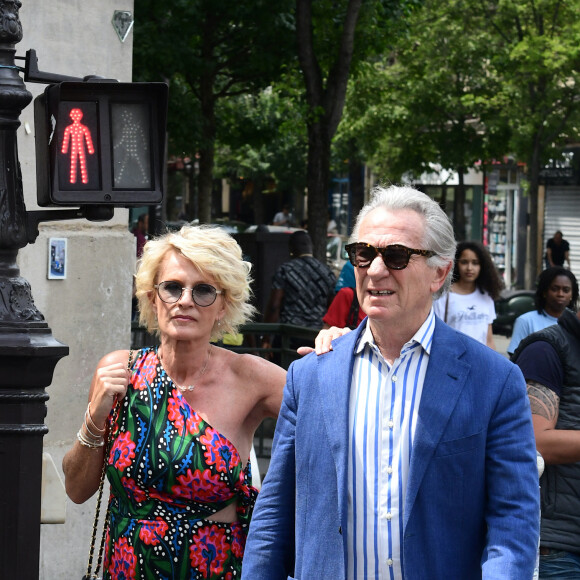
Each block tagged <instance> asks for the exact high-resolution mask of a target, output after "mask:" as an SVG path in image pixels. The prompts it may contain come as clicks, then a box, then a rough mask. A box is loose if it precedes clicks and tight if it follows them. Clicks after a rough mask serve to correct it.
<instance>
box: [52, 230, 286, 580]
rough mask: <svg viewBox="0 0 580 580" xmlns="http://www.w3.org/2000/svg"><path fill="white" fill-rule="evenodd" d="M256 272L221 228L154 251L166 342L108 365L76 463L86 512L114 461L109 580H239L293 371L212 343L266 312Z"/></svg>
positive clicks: (148, 261)
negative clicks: (253, 467) (269, 441)
mask: <svg viewBox="0 0 580 580" xmlns="http://www.w3.org/2000/svg"><path fill="white" fill-rule="evenodd" d="M249 271H250V265H249V264H248V263H246V262H244V261H243V259H242V253H241V249H240V247H239V246H238V244H237V243H236V242H235V240H234V239H233V238H232V237H231V236H229V234H227V233H225V232H224V231H223V230H222V229H220V228H215V227H210V226H199V227H189V226H188V227H184V228H182V229H181V230H180V231H179V232H177V233H168V234H166V235H164V236H162V237H160V238H157V239H154V240H151V241H149V242H147V244H146V245H145V248H144V252H143V256H142V258H141V260H140V262H139V266H138V271H137V275H136V296H137V299H138V301H139V309H140V321H141V324H142V325H143V326H145V327H146V328H147V329H148V330H149V331H150V332H157V333H158V335H159V337H160V346H159V347H152V348H145V349H142V350H139V351H137V352H134V353H131V354H130V353H129V351H127V350H119V351H115V352H112V353H110V354H108V355H106V356H105V357H103V359H102V360H101V361H100V362H99V364H98V366H97V369H96V371H95V374H94V377H93V380H92V383H91V387H90V391H89V398H88V399H89V405H88V408H87V411H86V413H85V418H84V421H83V422H82V426H81V428H80V430H79V433H78V436H77V438H78V441H77V442H75V444H74V446H73V447H72V449H71V450H70V451H69V452H68V453H67V454H66V456H65V457H64V460H63V469H64V473H65V483H66V490H67V493H68V495H69V497H70V498H71V499H72V500H73V501H74V502H76V503H82V502H84V501H86V500H87V499H88V498H90V497H91V496H92V495H93V494H94V493H95V491H96V490H97V488H98V485H99V479H100V474H101V468H102V465H103V461H106V462H107V477H108V479H109V481H110V483H111V503H110V505H111V517H110V522H109V528H108V534H107V546H106V553H105V560H104V570H103V572H104V578H105V579H106V578H111V579H116V578H129V577H130V578H140V579H148V578H172V579H177V578H185V577H187V578H189V577H196V578H230V577H232V578H234V577H239V576H240V573H241V572H240V571H241V562H242V556H243V552H244V545H245V538H246V532H247V526H248V523H249V519H250V517H251V514H252V509H253V505H254V501H255V496H256V490H255V489H254V488H252V487H251V473H250V463H249V456H250V450H251V447H252V440H253V437H254V432H255V430H256V428H257V427H258V426H259V424H260V423H261V421H262V420H263V419H264V418H266V417H276V416H277V414H278V411H279V409H280V403H281V398H282V390H283V387H284V383H285V371H284V370H283V369H281V368H280V367H278V366H276V365H274V364H272V363H269V362H267V361H266V360H264V359H261V358H259V357H256V356H252V355H247V354H236V353H233V352H231V351H228V350H225V349H222V348H219V347H217V346H215V345H213V344H212V343H211V342H210V341H212V340H215V339H219V338H220V337H221V336H223V335H224V334H225V333H234V332H235V331H236V329H237V328H238V327H239V325H240V324H242V323H244V322H245V321H247V320H248V319H249V318H250V317H251V315H252V314H253V310H254V309H253V307H252V306H251V305H250V303H249V298H250V276H249ZM117 402H119V407H118V413H117V414H115V413H114V412H113V410H114V408H115V406H116V403H117ZM109 431H111V434H112V447H111V450H110V452H109V454H108V456H107V457H104V453H103V448H104V442H105V441H106V440H107V437H108V435H109Z"/></svg>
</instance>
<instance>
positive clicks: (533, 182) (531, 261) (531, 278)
mask: <svg viewBox="0 0 580 580" xmlns="http://www.w3.org/2000/svg"><path fill="white" fill-rule="evenodd" d="M540 159H541V146H540V145H539V143H538V142H537V141H536V145H535V147H534V150H533V152H532V157H531V159H530V161H529V163H528V184H529V187H528V200H529V201H528V204H529V205H528V213H529V230H528V232H529V234H528V235H529V238H528V244H527V247H528V248H529V255H528V261H527V262H528V263H527V266H528V267H527V268H526V272H525V284H526V288H533V287H534V284H535V283H536V278H537V277H538V274H539V273H540V272H541V270H542V268H541V260H540V263H539V264H538V190H539V186H540V169H541V162H540Z"/></svg>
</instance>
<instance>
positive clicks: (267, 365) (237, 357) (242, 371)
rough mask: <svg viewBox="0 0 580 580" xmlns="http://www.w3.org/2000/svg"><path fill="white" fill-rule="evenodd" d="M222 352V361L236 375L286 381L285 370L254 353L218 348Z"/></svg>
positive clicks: (254, 378) (253, 378) (258, 379)
mask: <svg viewBox="0 0 580 580" xmlns="http://www.w3.org/2000/svg"><path fill="white" fill-rule="evenodd" d="M220 350H222V351H223V353H224V362H225V363H226V364H227V365H228V366H229V367H230V369H231V370H232V371H233V372H235V373H236V375H238V376H240V377H243V378H245V379H251V380H256V381H258V382H261V381H268V382H270V381H275V382H276V381H281V382H282V384H283V383H284V382H285V381H286V371H285V370H284V369H283V368H282V367H280V366H278V365H276V364H274V363H272V362H270V361H268V360H266V359H265V358H262V357H260V356H257V355H254V354H247V353H243V354H241V353H236V352H232V351H229V350H226V349H220Z"/></svg>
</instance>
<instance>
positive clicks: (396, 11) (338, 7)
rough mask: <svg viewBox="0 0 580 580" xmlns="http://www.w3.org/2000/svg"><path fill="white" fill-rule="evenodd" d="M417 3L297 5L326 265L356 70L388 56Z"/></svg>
mask: <svg viewBox="0 0 580 580" xmlns="http://www.w3.org/2000/svg"><path fill="white" fill-rule="evenodd" d="M416 4H417V3H416V2H415V1H413V0H377V1H374V2H366V3H363V2H362V0H339V1H332V2H329V1H319V2H312V0H296V34H297V48H298V61H299V64H300V68H301V71H302V75H303V78H304V88H305V99H306V103H307V106H308V115H307V118H306V127H307V135H308V165H307V173H306V175H307V186H308V197H309V202H308V227H309V231H310V232H311V234H312V240H313V242H314V253H315V256H316V257H317V258H319V259H324V256H325V246H326V219H325V218H324V216H326V215H327V205H328V190H329V183H330V164H331V145H332V140H333V138H334V136H335V134H336V131H337V128H338V125H339V123H340V121H341V118H342V113H343V107H344V103H345V98H346V90H347V85H348V80H349V77H350V75H351V70H356V68H357V66H358V64H359V63H360V62H363V61H365V60H366V59H369V58H371V57H374V56H376V55H377V54H380V53H384V52H385V51H387V49H388V47H389V46H390V45H391V43H392V42H393V39H394V38H395V36H396V32H397V31H398V26H400V22H401V20H402V18H403V17H404V16H405V15H406V13H407V12H408V11H410V10H411V9H412V8H413V7H414V6H415V5H416Z"/></svg>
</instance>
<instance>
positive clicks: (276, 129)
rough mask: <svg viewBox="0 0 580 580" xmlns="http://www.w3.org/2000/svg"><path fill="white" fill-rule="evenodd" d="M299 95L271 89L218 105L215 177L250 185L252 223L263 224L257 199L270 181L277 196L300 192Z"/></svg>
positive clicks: (282, 87)
mask: <svg viewBox="0 0 580 580" xmlns="http://www.w3.org/2000/svg"><path fill="white" fill-rule="evenodd" d="M299 101H300V95H299V94H298V92H297V89H296V88H292V86H291V85H290V84H285V83H283V82H282V83H276V84H274V85H273V86H271V87H268V88H267V89H265V90H263V91H261V92H260V93H258V94H256V95H243V96H240V97H237V98H236V99H229V100H228V101H224V102H223V103H222V105H221V106H220V109H219V115H218V117H219V119H220V123H219V129H218V134H219V135H221V137H219V138H218V142H219V155H217V164H216V169H217V172H218V173H220V174H222V175H226V176H230V177H232V178H237V177H243V178H246V179H251V180H252V181H253V182H254V190H253V191H254V196H253V204H252V205H253V210H254V221H255V223H267V222H268V219H269V217H271V216H264V215H263V213H262V203H261V193H262V192H263V190H264V189H265V188H266V187H267V184H266V181H267V180H272V181H273V182H275V184H276V189H277V190H278V191H284V190H286V191H291V192H293V194H294V195H301V194H302V192H303V191H304V189H305V187H306V174H305V171H304V168H305V166H306V130H305V124H304V110H303V107H300V102H299Z"/></svg>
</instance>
